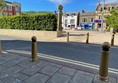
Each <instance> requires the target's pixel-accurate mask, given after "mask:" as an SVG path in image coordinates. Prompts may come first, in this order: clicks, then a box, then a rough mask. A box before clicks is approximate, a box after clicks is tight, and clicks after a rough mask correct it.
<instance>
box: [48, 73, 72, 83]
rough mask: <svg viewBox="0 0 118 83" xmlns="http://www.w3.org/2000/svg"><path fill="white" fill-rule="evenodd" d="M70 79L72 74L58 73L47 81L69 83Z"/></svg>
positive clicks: (50, 82)
mask: <svg viewBox="0 0 118 83" xmlns="http://www.w3.org/2000/svg"><path fill="white" fill-rule="evenodd" d="M70 79H71V77H70V76H67V75H64V74H61V73H56V74H54V75H53V76H52V77H51V78H50V79H49V80H48V81H47V82H46V83H68V82H69V80H70Z"/></svg>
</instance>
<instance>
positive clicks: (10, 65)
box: [2, 58, 26, 67]
mask: <svg viewBox="0 0 118 83" xmlns="http://www.w3.org/2000/svg"><path fill="white" fill-rule="evenodd" d="M25 59H26V58H15V59H13V60H10V61H7V62H5V63H3V64H2V65H4V66H7V67H12V66H15V65H16V64H18V63H20V62H21V61H23V60H25Z"/></svg>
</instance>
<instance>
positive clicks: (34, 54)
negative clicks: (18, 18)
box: [32, 36, 38, 62]
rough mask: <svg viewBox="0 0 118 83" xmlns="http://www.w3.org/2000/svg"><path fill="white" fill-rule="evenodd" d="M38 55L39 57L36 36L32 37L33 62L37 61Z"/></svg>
mask: <svg viewBox="0 0 118 83" xmlns="http://www.w3.org/2000/svg"><path fill="white" fill-rule="evenodd" d="M37 61H38V57H37V41H36V37H35V36H33V37H32V62H37Z"/></svg>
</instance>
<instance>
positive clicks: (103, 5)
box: [101, 0, 105, 33]
mask: <svg viewBox="0 0 118 83" xmlns="http://www.w3.org/2000/svg"><path fill="white" fill-rule="evenodd" d="M104 7H105V0H103V4H102V21H101V22H102V23H101V24H102V28H101V33H102V32H103V27H104V9H105V8H104Z"/></svg>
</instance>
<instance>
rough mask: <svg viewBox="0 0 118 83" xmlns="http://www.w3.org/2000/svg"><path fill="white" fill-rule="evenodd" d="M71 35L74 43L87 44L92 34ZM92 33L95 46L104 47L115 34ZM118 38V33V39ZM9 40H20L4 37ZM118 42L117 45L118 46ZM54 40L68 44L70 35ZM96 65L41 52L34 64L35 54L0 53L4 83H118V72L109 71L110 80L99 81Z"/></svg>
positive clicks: (76, 33)
mask: <svg viewBox="0 0 118 83" xmlns="http://www.w3.org/2000/svg"><path fill="white" fill-rule="evenodd" d="M67 32H68V31H67ZM69 32H70V33H71V34H70V41H71V42H85V40H86V34H87V33H88V31H79V32H78V31H69ZM89 33H90V42H91V43H97V44H102V43H103V42H104V41H108V42H109V43H110V39H111V35H112V34H111V33H101V34H100V33H99V32H93V31H89ZM103 34H104V36H103ZM117 36H118V34H116V36H115V37H117ZM8 38H9V39H11V40H16V39H18V38H14V37H7V36H5V37H4V36H2V38H1V39H3V40H6V39H8ZM9 39H8V40H9ZM102 39H104V40H102ZM117 39H118V38H116V39H115V45H118V43H117V41H118V40H117ZM50 41H55V42H57V41H58V42H66V33H65V35H63V37H59V38H56V39H53V40H50ZM50 41H49V42H50ZM75 62H76V64H75ZM93 66H94V65H93ZM93 66H91V65H90V64H86V63H84V62H79V61H71V60H67V59H62V58H59V57H53V56H52V57H48V55H45V54H40V53H38V61H37V62H32V59H31V52H26V51H15V50H8V51H5V52H2V53H0V83H118V72H117V73H113V72H112V73H111V72H109V81H108V82H104V81H101V80H99V78H96V77H97V76H98V72H99V67H98V68H96V69H93ZM94 67H96V66H94ZM96 80H97V81H96ZM93 81H94V82H93Z"/></svg>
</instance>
